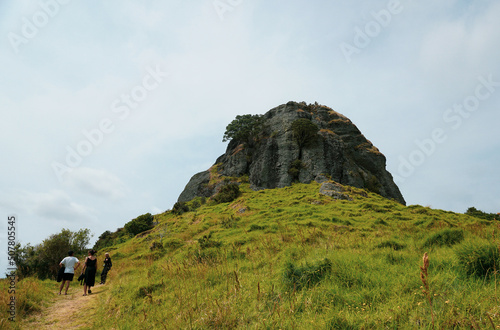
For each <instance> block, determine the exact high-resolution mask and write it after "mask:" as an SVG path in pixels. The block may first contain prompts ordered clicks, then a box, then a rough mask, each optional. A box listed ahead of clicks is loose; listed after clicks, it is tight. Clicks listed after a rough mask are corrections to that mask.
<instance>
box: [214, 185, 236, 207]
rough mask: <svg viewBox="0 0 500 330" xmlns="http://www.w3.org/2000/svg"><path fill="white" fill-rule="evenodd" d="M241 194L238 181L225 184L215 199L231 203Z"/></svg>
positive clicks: (217, 201)
mask: <svg viewBox="0 0 500 330" xmlns="http://www.w3.org/2000/svg"><path fill="white" fill-rule="evenodd" d="M239 196H240V187H239V186H238V185H237V184H236V183H229V184H226V185H223V186H222V187H221V188H220V190H219V192H218V193H217V194H215V196H214V197H213V200H214V201H215V202H216V203H217V204H219V203H230V202H232V201H234V200H235V199H236V198H238V197H239Z"/></svg>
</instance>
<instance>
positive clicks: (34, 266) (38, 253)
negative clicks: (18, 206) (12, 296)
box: [13, 229, 92, 279]
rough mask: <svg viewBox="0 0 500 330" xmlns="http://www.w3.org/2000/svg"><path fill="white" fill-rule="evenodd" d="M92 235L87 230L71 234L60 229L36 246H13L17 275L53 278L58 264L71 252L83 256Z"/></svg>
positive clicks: (69, 231) (71, 232)
mask: <svg viewBox="0 0 500 330" xmlns="http://www.w3.org/2000/svg"><path fill="white" fill-rule="evenodd" d="M91 237H92V235H91V234H90V230H89V229H80V230H79V231H76V232H73V231H71V230H69V229H62V230H61V232H60V233H58V234H53V235H51V236H49V237H48V238H46V239H44V240H43V242H42V243H41V244H39V245H36V246H31V245H30V244H27V245H26V246H24V247H22V246H21V244H20V243H18V244H17V245H16V246H15V250H14V255H13V258H14V261H15V262H16V265H17V274H18V275H19V276H20V277H21V278H22V277H26V276H35V277H38V278H40V279H46V278H54V277H55V276H56V275H57V271H58V270H59V262H61V260H62V259H64V257H66V256H67V255H68V251H69V250H73V251H74V254H75V255H79V254H83V253H84V252H85V250H86V248H87V244H88V243H89V241H90V238H91Z"/></svg>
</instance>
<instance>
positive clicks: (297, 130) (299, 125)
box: [291, 118, 319, 159]
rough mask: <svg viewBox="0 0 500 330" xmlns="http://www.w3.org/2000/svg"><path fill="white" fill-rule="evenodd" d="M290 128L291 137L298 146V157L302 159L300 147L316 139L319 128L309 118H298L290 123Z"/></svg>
mask: <svg viewBox="0 0 500 330" xmlns="http://www.w3.org/2000/svg"><path fill="white" fill-rule="evenodd" d="M291 129H292V134H293V138H294V140H295V142H297V145H298V146H299V159H302V149H303V148H304V147H307V146H309V145H311V144H312V143H314V142H315V141H316V138H317V136H318V135H317V134H318V131H319V128H318V126H316V125H315V124H314V123H313V122H312V121H310V120H309V119H305V118H300V119H297V120H295V121H294V122H293V123H292V126H291Z"/></svg>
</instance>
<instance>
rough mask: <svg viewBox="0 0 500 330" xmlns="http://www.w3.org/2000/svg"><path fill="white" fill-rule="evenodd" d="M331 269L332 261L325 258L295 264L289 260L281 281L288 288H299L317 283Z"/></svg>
mask: <svg viewBox="0 0 500 330" xmlns="http://www.w3.org/2000/svg"><path fill="white" fill-rule="evenodd" d="M331 269H332V262H331V261H330V260H329V259H327V258H325V259H323V260H321V261H318V262H315V263H313V264H309V263H306V264H305V265H303V266H296V265H295V264H294V263H293V262H291V261H289V262H287V263H286V265H285V269H284V271H283V282H284V284H285V286H286V287H288V289H290V290H297V291H298V290H301V289H302V288H306V287H311V286H313V285H315V284H317V283H319V282H320V281H321V280H322V279H323V278H324V277H325V276H326V275H327V274H328V273H329V272H330V271H331Z"/></svg>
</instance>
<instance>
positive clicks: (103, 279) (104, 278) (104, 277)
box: [101, 252, 113, 284]
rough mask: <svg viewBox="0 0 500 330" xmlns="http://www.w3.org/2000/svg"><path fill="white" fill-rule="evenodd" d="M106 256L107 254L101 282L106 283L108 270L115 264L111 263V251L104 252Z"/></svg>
mask: <svg viewBox="0 0 500 330" xmlns="http://www.w3.org/2000/svg"><path fill="white" fill-rule="evenodd" d="M104 256H105V258H104V267H103V269H102V272H101V284H105V283H106V277H107V276H108V272H109V270H110V269H111V267H112V266H113V264H112V263H111V257H110V256H109V253H107V252H106V253H105V254H104Z"/></svg>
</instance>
